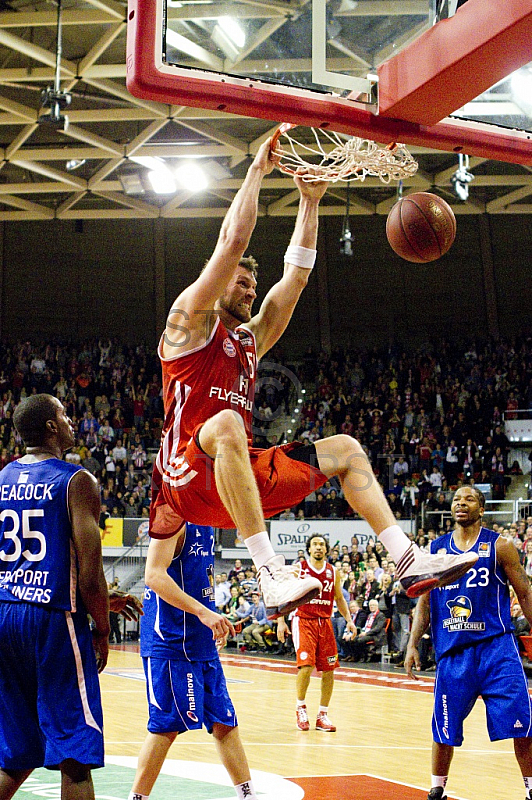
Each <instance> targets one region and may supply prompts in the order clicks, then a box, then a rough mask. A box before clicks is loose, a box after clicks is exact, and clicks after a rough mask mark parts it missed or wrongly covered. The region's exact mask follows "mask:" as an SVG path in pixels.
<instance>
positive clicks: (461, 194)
mask: <svg viewBox="0 0 532 800" xmlns="http://www.w3.org/2000/svg"><path fill="white" fill-rule="evenodd" d="M468 169H469V156H466V155H463V153H459V154H458V169H457V170H456V172H455V173H454V175H452V176H451V186H452V187H453V191H454V193H455V195H456V196H457V197H458V199H459V200H462V201H463V202H464V203H465V201H466V200H467V198H468V197H469V184H470V183H471V181H472V180H473V178H474V177H475V176H474V175H473V174H472V173H471V172H469V171H468Z"/></svg>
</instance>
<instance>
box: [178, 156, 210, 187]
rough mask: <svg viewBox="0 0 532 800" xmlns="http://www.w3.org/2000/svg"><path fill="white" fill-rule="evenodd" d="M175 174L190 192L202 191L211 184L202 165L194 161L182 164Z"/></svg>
mask: <svg viewBox="0 0 532 800" xmlns="http://www.w3.org/2000/svg"><path fill="white" fill-rule="evenodd" d="M174 175H175V176H176V178H177V180H178V182H179V183H180V184H181V186H182V187H183V189H187V190H188V191H189V192H191V191H192V192H202V191H204V190H205V189H206V188H207V186H208V185H209V181H208V180H207V176H206V175H205V173H204V172H203V170H202V169H201V167H198V165H197V164H194V163H192V162H189V163H186V164H182V166H180V167H178V168H177V169H176V170H175V171H174Z"/></svg>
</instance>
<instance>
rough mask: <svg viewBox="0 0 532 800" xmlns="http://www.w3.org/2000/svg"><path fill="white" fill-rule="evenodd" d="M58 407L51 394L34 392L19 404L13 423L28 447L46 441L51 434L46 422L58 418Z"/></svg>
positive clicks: (36, 445)
mask: <svg viewBox="0 0 532 800" xmlns="http://www.w3.org/2000/svg"><path fill="white" fill-rule="evenodd" d="M57 408H58V406H57V402H56V398H55V397H53V396H52V395H51V394H32V395H30V396H29V397H26V398H25V399H24V400H22V401H21V402H20V403H19V404H18V406H17V407H16V409H15V413H14V415H13V423H14V425H15V428H16V429H17V431H18V432H19V433H20V435H21V437H22V438H23V440H24V442H25V443H26V445H27V446H28V447H38V446H39V445H42V444H44V443H45V441H46V439H47V438H48V435H49V432H48V429H47V428H46V423H47V422H48V420H50V419H53V420H55V419H56V418H57Z"/></svg>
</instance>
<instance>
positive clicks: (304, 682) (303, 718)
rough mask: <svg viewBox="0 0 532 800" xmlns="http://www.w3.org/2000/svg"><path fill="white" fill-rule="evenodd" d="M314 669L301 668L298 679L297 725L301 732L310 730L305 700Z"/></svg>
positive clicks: (309, 666)
mask: <svg viewBox="0 0 532 800" xmlns="http://www.w3.org/2000/svg"><path fill="white" fill-rule="evenodd" d="M313 669H314V667H313V666H312V665H310V664H308V665H305V666H303V667H299V669H298V671H297V677H296V694H297V703H296V725H297V727H298V728H299V730H300V731H308V730H310V724H309V721H308V713H307V704H306V702H305V698H306V696H307V689H308V687H309V683H310V676H311V675H312V670H313Z"/></svg>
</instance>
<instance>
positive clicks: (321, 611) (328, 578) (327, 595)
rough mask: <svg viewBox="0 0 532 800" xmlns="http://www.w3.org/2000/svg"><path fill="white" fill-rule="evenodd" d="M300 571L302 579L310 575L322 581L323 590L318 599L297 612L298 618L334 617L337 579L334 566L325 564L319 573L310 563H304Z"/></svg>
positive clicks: (301, 607) (300, 607)
mask: <svg viewBox="0 0 532 800" xmlns="http://www.w3.org/2000/svg"><path fill="white" fill-rule="evenodd" d="M300 569H301V577H303V578H304V577H307V575H310V576H311V577H312V578H317V579H318V580H319V581H321V584H322V590H321V594H320V595H319V596H318V597H315V598H314V600H311V601H310V602H309V603H305V604H304V605H302V606H299V608H298V609H297V611H296V614H297V616H298V617H303V618H305V619H315V618H316V617H327V618H330V617H332V612H333V603H334V581H335V578H336V570H335V568H334V567H333V566H332V564H329V563H328V562H325V564H324V566H323V568H322V569H321V571H320V572H317V571H316V570H315V569H314V567H313V566H312V565H311V564H310V563H309V562H308V561H302V562H301V567H300Z"/></svg>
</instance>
